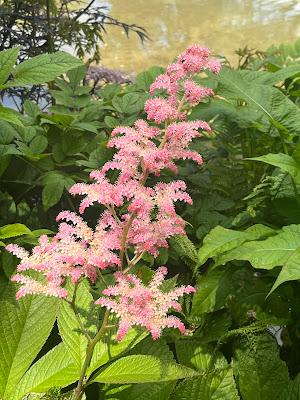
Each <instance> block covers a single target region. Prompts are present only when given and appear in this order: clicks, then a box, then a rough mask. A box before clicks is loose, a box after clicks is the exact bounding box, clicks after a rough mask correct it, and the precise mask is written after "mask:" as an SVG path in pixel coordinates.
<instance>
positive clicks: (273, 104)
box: [216, 68, 300, 135]
mask: <svg viewBox="0 0 300 400" xmlns="http://www.w3.org/2000/svg"><path fill="white" fill-rule="evenodd" d="M216 79H217V80H218V82H219V86H218V94H221V95H222V96H224V97H225V98H227V99H235V100H238V99H243V100H245V101H246V102H247V103H248V104H249V105H250V106H251V107H254V108H255V109H257V110H259V111H260V112H262V113H263V114H264V115H265V116H267V118H268V119H269V120H270V122H271V123H272V124H273V125H274V126H275V127H276V128H278V129H280V130H286V131H289V133H291V134H295V135H299V133H300V125H299V118H300V110H299V108H298V106H297V105H296V104H294V103H293V102H292V101H291V100H289V99H288V97H286V96H285V95H284V94H283V93H282V92H281V91H280V90H279V89H277V88H274V87H269V86H267V85H260V84H256V83H253V82H249V81H247V79H244V78H243V77H242V75H241V74H240V73H238V72H237V71H233V70H230V69H226V68H223V69H222V71H221V72H220V74H219V75H216Z"/></svg>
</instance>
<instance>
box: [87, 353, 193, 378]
mask: <svg viewBox="0 0 300 400" xmlns="http://www.w3.org/2000/svg"><path fill="white" fill-rule="evenodd" d="M193 376H197V372H195V371H193V370H192V369H190V368H186V367H183V366H181V365H179V364H176V363H174V362H173V363H172V362H167V361H165V360H161V359H159V358H158V357H155V356H149V355H133V356H127V357H122V358H120V359H119V360H117V361H115V362H114V363H112V364H111V365H109V366H108V367H107V368H105V369H104V370H102V371H100V372H99V373H98V374H96V375H95V376H94V377H93V382H100V383H146V382H166V381H172V380H177V379H183V378H187V377H193Z"/></svg>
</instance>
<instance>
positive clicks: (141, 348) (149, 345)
mask: <svg viewBox="0 0 300 400" xmlns="http://www.w3.org/2000/svg"><path fill="white" fill-rule="evenodd" d="M134 353H135V354H136V353H138V354H144V355H153V356H156V357H159V358H160V359H163V360H166V361H172V360H173V359H174V357H173V353H172V352H171V351H170V349H169V347H168V346H167V344H166V343H165V341H164V340H163V339H159V340H158V341H155V342H154V341H153V340H152V338H149V337H147V338H146V339H144V340H143V341H142V342H140V343H139V344H137V346H136V347H134V349H132V350H130V351H129V354H134ZM174 385H175V382H172V381H171V382H159V383H157V382H152V383H139V384H132V385H123V386H122V385H118V386H117V388H116V387H113V388H112V389H111V386H110V387H109V389H108V390H107V391H106V392H105V396H107V397H108V398H109V396H108V395H111V394H114V397H115V399H118V400H129V399H130V400H167V399H168V398H169V395H170V393H171V392H172V389H173V387H174Z"/></svg>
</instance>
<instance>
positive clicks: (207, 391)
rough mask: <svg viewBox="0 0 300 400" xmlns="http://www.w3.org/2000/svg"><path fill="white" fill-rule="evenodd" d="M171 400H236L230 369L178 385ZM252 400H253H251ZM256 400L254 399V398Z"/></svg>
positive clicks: (236, 395) (236, 393)
mask: <svg viewBox="0 0 300 400" xmlns="http://www.w3.org/2000/svg"><path fill="white" fill-rule="evenodd" d="M171 399H172V400H177V399H180V400H221V399H222V400H238V399H239V396H238V392H237V389H236V385H235V381H234V378H233V373H232V368H231V367H228V368H225V369H223V370H219V371H214V372H211V373H208V374H205V375H203V376H199V377H198V378H194V379H188V380H185V381H183V382H182V383H180V384H179V385H178V387H177V388H176V391H174V392H173V395H172V396H171ZM253 400H254V398H253ZM255 400H256V398H255Z"/></svg>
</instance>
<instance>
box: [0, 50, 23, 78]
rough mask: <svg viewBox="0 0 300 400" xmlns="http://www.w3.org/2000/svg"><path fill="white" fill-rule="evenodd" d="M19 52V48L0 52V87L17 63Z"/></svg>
mask: <svg viewBox="0 0 300 400" xmlns="http://www.w3.org/2000/svg"><path fill="white" fill-rule="evenodd" d="M19 51H20V48H19V47H14V48H12V49H8V50H4V51H1V52H0V85H3V84H4V83H5V82H6V80H7V78H8V77H9V75H10V73H11V71H12V69H13V66H14V65H15V63H16V61H17V57H18V54H19Z"/></svg>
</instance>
